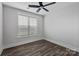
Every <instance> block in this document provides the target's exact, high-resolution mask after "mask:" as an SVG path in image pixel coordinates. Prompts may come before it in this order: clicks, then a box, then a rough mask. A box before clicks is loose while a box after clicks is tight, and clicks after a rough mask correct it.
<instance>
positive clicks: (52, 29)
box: [45, 3, 79, 51]
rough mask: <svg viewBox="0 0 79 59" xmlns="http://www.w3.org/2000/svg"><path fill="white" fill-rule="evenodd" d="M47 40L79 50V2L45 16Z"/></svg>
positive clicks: (54, 10)
mask: <svg viewBox="0 0 79 59" xmlns="http://www.w3.org/2000/svg"><path fill="white" fill-rule="evenodd" d="M45 35H46V37H47V40H49V41H51V42H53V43H57V44H59V45H62V46H65V47H67V48H70V49H73V50H76V51H79V37H78V36H79V3H73V4H70V5H68V6H65V7H63V8H61V9H55V7H54V8H53V11H52V12H51V13H50V14H48V15H47V16H46V17H45Z"/></svg>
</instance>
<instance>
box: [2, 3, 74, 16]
mask: <svg viewBox="0 0 79 59" xmlns="http://www.w3.org/2000/svg"><path fill="white" fill-rule="evenodd" d="M43 3H44V4H47V3H50V2H43ZM73 3H75V2H56V4H54V5H50V6H47V7H46V8H47V9H48V10H49V11H50V12H54V10H56V9H60V8H63V7H65V6H68V5H70V4H73ZM3 4H5V5H8V6H12V7H15V8H19V9H23V10H26V11H30V12H33V13H36V14H41V15H46V14H48V13H50V12H46V11H44V10H43V9H42V10H41V11H40V12H39V13H37V12H36V10H37V8H30V7H28V5H29V4H30V5H32V4H33V5H38V2H4V3H3Z"/></svg>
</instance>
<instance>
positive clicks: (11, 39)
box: [3, 6, 43, 48]
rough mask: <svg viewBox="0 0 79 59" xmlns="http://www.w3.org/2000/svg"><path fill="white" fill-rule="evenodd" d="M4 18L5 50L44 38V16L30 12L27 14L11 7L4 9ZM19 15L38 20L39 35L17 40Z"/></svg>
mask: <svg viewBox="0 0 79 59" xmlns="http://www.w3.org/2000/svg"><path fill="white" fill-rule="evenodd" d="M3 12H4V13H3V17H4V21H3V23H4V25H3V36H4V37H3V39H4V40H3V44H4V48H9V47H13V46H17V45H21V44H25V43H28V42H32V41H35V40H39V39H41V38H42V36H43V26H42V24H43V16H41V15H37V14H33V13H30V12H26V11H23V10H20V9H16V8H12V7H9V6H4V7H3ZM18 14H23V15H28V16H32V17H36V18H38V21H39V23H38V24H39V34H38V36H35V37H26V38H17V37H16V35H17V32H18V31H17V29H18V27H17V25H18V22H17V21H18Z"/></svg>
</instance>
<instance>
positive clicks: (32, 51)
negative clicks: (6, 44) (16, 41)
mask: <svg viewBox="0 0 79 59" xmlns="http://www.w3.org/2000/svg"><path fill="white" fill-rule="evenodd" d="M2 56H79V53H78V52H76V51H73V50H70V49H68V48H65V47H62V46H59V45H57V44H54V43H51V42H49V41H46V40H39V41H35V42H31V43H27V44H24V45H20V46H16V47H12V48H8V49H4V50H3V52H2Z"/></svg>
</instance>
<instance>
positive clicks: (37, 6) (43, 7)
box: [28, 2, 56, 12]
mask: <svg viewBox="0 0 79 59" xmlns="http://www.w3.org/2000/svg"><path fill="white" fill-rule="evenodd" d="M55 3H56V2H51V3H48V4H45V5H44V4H43V2H39V5H28V6H29V7H32V8H38V10H37V11H36V12H39V11H40V10H41V9H44V10H45V11H47V12H49V10H48V9H46V8H45V7H46V6H49V5H52V4H55Z"/></svg>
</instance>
